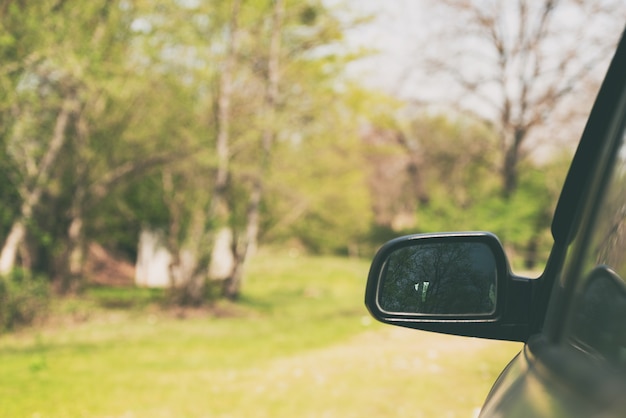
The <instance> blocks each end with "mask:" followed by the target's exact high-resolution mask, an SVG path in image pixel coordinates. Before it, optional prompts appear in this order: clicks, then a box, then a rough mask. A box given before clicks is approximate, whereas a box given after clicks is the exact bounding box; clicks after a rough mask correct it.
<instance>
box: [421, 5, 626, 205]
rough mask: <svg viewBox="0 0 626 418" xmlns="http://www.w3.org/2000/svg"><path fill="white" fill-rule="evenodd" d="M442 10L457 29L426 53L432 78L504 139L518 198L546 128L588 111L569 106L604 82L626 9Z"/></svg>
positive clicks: (505, 182)
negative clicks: (524, 165)
mask: <svg viewBox="0 0 626 418" xmlns="http://www.w3.org/2000/svg"><path fill="white" fill-rule="evenodd" d="M437 6H441V8H442V9H441V10H442V12H443V13H445V16H446V18H447V20H448V22H449V24H448V25H446V27H445V28H444V29H443V30H442V31H441V33H437V34H434V35H433V36H436V41H432V47H434V48H435V49H436V52H432V53H430V54H429V53H427V52H426V51H424V50H422V51H421V56H428V59H427V64H426V68H427V69H428V70H429V72H428V73H429V74H430V75H429V77H431V78H432V75H436V77H438V78H441V77H444V78H445V79H446V80H447V82H448V83H449V85H450V88H449V92H450V94H449V98H450V102H451V103H454V104H453V107H455V108H456V109H457V110H459V111H461V112H464V113H471V114H473V115H474V116H475V117H478V118H481V119H483V120H484V122H485V123H486V124H487V125H488V126H492V127H493V129H494V131H495V132H497V136H498V142H499V147H500V154H501V156H500V159H501V162H500V164H499V173H500V176H501V179H502V193H503V195H504V196H510V195H512V194H513V192H514V191H515V189H516V188H517V186H518V184H519V165H520V163H521V162H522V161H523V160H524V159H525V157H526V155H527V153H528V147H529V146H531V147H535V148H536V147H538V145H539V144H540V142H537V141H539V140H540V139H541V140H544V141H547V140H548V138H546V137H545V132H544V133H543V135H541V132H540V131H541V130H542V129H544V125H545V124H547V123H549V122H550V121H551V120H553V119H555V118H556V117H557V116H559V113H562V112H563V111H567V112H571V111H572V110H573V109H575V108H576V107H577V106H580V102H577V101H574V103H572V101H571V100H568V99H570V98H572V97H574V96H575V94H580V93H581V90H582V89H584V88H585V87H586V85H587V84H588V83H589V81H590V80H594V79H595V80H597V79H598V78H599V77H598V72H597V69H598V67H599V65H600V63H603V62H606V60H607V59H608V58H609V57H610V56H611V51H612V48H613V46H614V43H615V42H616V41H617V37H618V35H619V33H620V32H621V30H622V25H623V17H624V16H625V12H626V8H625V7H624V3H623V2H622V1H611V0H609V1H606V0H585V1H575V0H563V1H555V0H541V1H528V0H520V1H516V2H500V1H487V2H485V1H473V0H446V1H443V2H438V4H437ZM431 51H432V48H431ZM442 51H444V53H442ZM559 117H561V118H562V115H561V116H559ZM565 119H566V120H567V123H571V120H569V119H568V118H565ZM533 136H534V142H533V143H532V145H530V144H529V142H532V141H533ZM542 136H543V137H542ZM541 137H542V138H541Z"/></svg>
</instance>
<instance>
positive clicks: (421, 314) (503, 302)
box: [365, 232, 532, 342]
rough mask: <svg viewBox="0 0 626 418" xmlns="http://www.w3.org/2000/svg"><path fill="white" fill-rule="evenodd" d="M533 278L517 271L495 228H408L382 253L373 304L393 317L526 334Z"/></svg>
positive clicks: (433, 327) (411, 324)
mask: <svg viewBox="0 0 626 418" xmlns="http://www.w3.org/2000/svg"><path fill="white" fill-rule="evenodd" d="M531 285H532V280H531V279H526V278H521V277H516V276H513V274H512V273H511V269H510V267H509V263H508V260H507V258H506V255H505V253H504V249H503V248H502V244H501V243H500V241H499V240H498V238H497V237H496V236H495V235H493V234H491V233H488V232H459V233H440V234H416V235H407V236H404V237H400V238H396V239H394V240H392V241H389V242H387V243H386V244H385V245H383V246H382V247H381V249H380V250H379V251H378V253H377V254H376V256H375V257H374V260H373V262H372V266H371V268H370V272H369V276H368V280H367V287H366V292H365V305H366V306H367V308H368V310H369V311H370V313H371V314H372V316H373V317H374V318H376V319H377V320H379V321H381V322H384V323H387V324H392V325H398V326H403V327H408V328H414V329H420V330H424V331H434V332H440V333H445V334H453V335H463V336H471V337H480V338H490V339H497V340H508V341H522V342H523V341H526V340H527V339H528V336H529V335H528V334H529V313H530V306H531V304H530V302H531V299H530V298H531V294H532V292H531Z"/></svg>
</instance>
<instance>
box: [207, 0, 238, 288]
mask: <svg viewBox="0 0 626 418" xmlns="http://www.w3.org/2000/svg"><path fill="white" fill-rule="evenodd" d="M240 4H241V0H233V3H232V10H231V15H230V25H229V26H230V27H229V31H228V34H227V36H228V37H227V39H226V56H225V57H224V65H223V68H222V71H221V73H220V80H219V91H218V97H217V110H216V112H217V117H216V122H217V141H216V152H217V159H218V162H217V171H216V174H215V185H214V189H213V196H212V200H211V207H210V209H209V216H210V218H211V219H214V220H215V223H216V224H217V228H218V230H217V233H216V234H215V236H214V239H213V250H212V254H211V261H210V266H209V278H210V279H212V280H220V281H225V280H227V279H229V278H231V277H232V274H233V271H234V270H235V262H234V260H235V254H234V247H235V246H234V244H233V242H234V232H233V230H232V227H231V226H230V222H229V220H230V216H231V208H230V203H229V201H228V196H227V193H228V181H229V176H230V118H231V109H230V102H231V96H232V88H233V85H232V84H233V81H232V74H233V71H234V69H235V68H234V67H235V57H236V52H237V41H238V27H237V22H238V18H239V7H240ZM225 296H227V297H228V295H225Z"/></svg>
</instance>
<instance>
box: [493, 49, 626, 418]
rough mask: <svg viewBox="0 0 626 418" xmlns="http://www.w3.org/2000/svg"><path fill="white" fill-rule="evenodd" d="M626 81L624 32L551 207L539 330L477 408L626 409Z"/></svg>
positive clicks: (500, 411)
mask: <svg viewBox="0 0 626 418" xmlns="http://www.w3.org/2000/svg"><path fill="white" fill-rule="evenodd" d="M625 85H626V41H625V39H624V37H622V41H621V42H620V45H619V47H618V49H617V52H616V55H615V57H614V59H613V62H612V64H611V67H610V69H609V72H608V74H607V77H606V79H605V82H604V84H603V87H602V88H601V90H600V93H599V95H598V98H597V100H596V103H595V105H594V109H593V111H592V114H591V116H590V118H589V121H588V124H587V127H586V129H585V132H584V134H583V138H582V139H581V143H580V145H579V149H578V151H577V154H576V156H575V158H574V161H573V163H572V167H571V169H570V173H569V174H568V179H567V181H566V184H565V186H564V190H563V194H562V196H561V199H560V201H559V204H558V206H557V210H556V213H555V219H554V223H553V235H554V237H555V247H554V250H553V253H552V255H551V257H550V261H549V262H548V266H547V268H546V272H545V273H544V274H543V275H542V277H541V278H540V279H539V281H538V282H537V285H536V289H535V291H534V297H533V313H532V316H533V319H532V320H531V323H532V324H531V328H534V329H541V331H540V332H539V333H537V334H535V335H533V336H531V337H530V339H529V341H528V342H527V343H526V344H525V346H524V349H523V351H522V352H521V353H520V354H519V355H518V356H517V357H516V359H514V360H513V361H512V362H511V364H510V365H509V366H508V367H507V369H506V370H505V371H504V372H503V373H502V375H501V377H500V378H499V379H498V381H497V382H496V383H495V385H494V387H493V389H492V391H491V393H490V395H489V396H488V398H487V401H486V403H485V406H484V407H483V409H482V412H481V416H483V417H493V416H496V417H498V416H502V417H529V416H545V417H561V416H562V417H572V416H581V417H595V416H602V417H605V416H607V417H608V416H626V396H625V395H626V282H625V280H624V279H625V278H626V142H625V141H626V130H625V125H626V87H625ZM550 290H551V291H550ZM542 300H545V303H544V302H542Z"/></svg>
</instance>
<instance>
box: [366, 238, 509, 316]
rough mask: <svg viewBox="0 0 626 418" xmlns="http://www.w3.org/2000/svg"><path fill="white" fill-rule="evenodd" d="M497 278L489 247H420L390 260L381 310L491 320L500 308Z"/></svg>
mask: <svg viewBox="0 0 626 418" xmlns="http://www.w3.org/2000/svg"><path fill="white" fill-rule="evenodd" d="M496 276H497V269H496V261H495V257H494V255H493V252H492V250H491V249H490V248H489V246H487V245H486V244H483V243H476V242H445V243H428V242H425V241H416V242H414V243H413V245H411V246H408V247H404V248H400V249H398V250H396V251H394V252H392V253H391V255H390V256H389V258H388V259H387V261H386V263H385V267H384V268H383V271H382V277H381V278H380V285H379V288H378V304H379V306H380V308H381V309H382V310H384V311H386V312H389V313H407V314H424V315H433V314H434V315H464V314H467V315H489V314H492V313H493V312H495V307H496V306H495V305H496V304H495V300H496Z"/></svg>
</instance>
